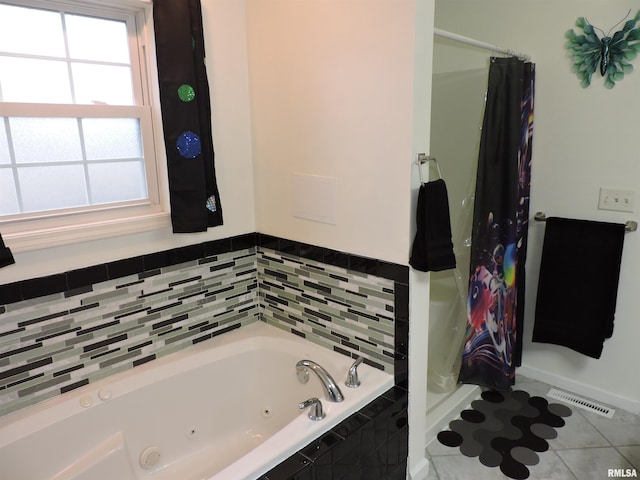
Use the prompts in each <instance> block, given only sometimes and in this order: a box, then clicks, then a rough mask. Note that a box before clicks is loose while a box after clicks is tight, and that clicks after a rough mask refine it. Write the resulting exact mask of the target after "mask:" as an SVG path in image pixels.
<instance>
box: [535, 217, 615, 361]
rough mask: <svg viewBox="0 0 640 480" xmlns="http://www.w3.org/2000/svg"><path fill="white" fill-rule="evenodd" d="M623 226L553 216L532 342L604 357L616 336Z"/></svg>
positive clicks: (547, 230)
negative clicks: (608, 341) (606, 344)
mask: <svg viewBox="0 0 640 480" xmlns="http://www.w3.org/2000/svg"><path fill="white" fill-rule="evenodd" d="M624 233H625V226H624V225H622V224H617V223H603V222H591V221H586V220H571V219H566V218H549V219H548V220H547V222H546V227H545V235H544V244H543V247H542V260H541V265H540V278H539V281H538V298H537V300H536V314H535V324H534V328H533V341H534V342H540V343H553V344H556V345H562V346H565V347H568V348H571V349H572V350H575V351H576V352H580V353H582V354H584V355H587V356H589V357H593V358H600V355H601V354H602V348H603V343H604V340H605V339H606V338H609V337H611V335H612V334H613V318H614V314H615V309H616V298H617V293H618V278H619V275H620V262H621V259H622V246H623V243H624Z"/></svg>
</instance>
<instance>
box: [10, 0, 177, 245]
mask: <svg viewBox="0 0 640 480" xmlns="http://www.w3.org/2000/svg"><path fill="white" fill-rule="evenodd" d="M106 3H109V2H101V3H100V5H95V4H92V3H90V2H88V1H77V2H64V3H63V2H60V3H57V2H54V1H51V0H47V1H25V0H22V1H20V2H19V3H12V0H0V231H1V232H2V233H3V235H4V236H5V238H6V239H7V240H8V241H9V240H10V239H12V238H15V239H18V238H22V237H29V238H30V240H29V242H31V244H30V245H31V247H30V246H29V245H27V244H25V246H24V247H23V248H21V247H20V245H18V246H17V250H18V251H20V250H21V249H29V248H34V247H37V248H39V247H40V246H46V245H51V244H57V243H68V242H69V241H74V238H75V239H76V240H77V239H82V240H84V239H87V238H88V237H87V236H86V235H87V232H89V235H90V237H89V238H91V237H96V236H105V235H110V234H111V235H112V234H114V233H115V234H119V233H123V231H121V229H122V228H124V231H125V232H126V231H136V230H140V229H145V228H149V227H153V226H159V225H164V224H165V222H166V215H167V214H166V212H164V210H165V209H163V208H162V205H161V201H160V190H161V188H160V186H159V182H158V175H157V171H158V167H159V165H158V164H157V163H156V151H161V150H162V148H159V149H157V148H156V145H155V144H154V138H162V135H156V136H154V122H155V121H154V114H153V109H152V105H153V102H152V101H151V98H152V97H154V95H155V96H157V93H156V91H155V90H154V88H157V87H155V86H153V85H149V84H148V80H149V79H150V78H151V79H153V78H155V76H154V71H153V70H152V69H151V68H149V66H150V65H153V66H154V67H155V65H154V64H155V60H154V58H152V59H149V58H147V57H148V55H149V54H151V55H153V54H154V52H153V50H154V49H153V48H148V47H147V45H148V41H147V38H146V33H147V30H148V26H147V17H148V16H149V14H150V12H149V11H148V8H149V7H148V5H149V4H148V2H144V1H142V0H139V1H138V2H133V3H132V2H131V0H129V1H128V2H127V4H128V5H136V4H137V5H138V7H137V8H136V7H130V6H127V4H124V2H123V0H113V2H111V3H121V5H119V6H118V5H112V6H110V7H105V6H104V4H106ZM150 62H153V63H150ZM152 87H153V88H152ZM158 117H159V115H158ZM155 128H156V129H157V128H159V126H155ZM142 218H144V219H146V221H141V219H142ZM127 224H128V226H125V225H127ZM114 229H115V230H114ZM100 231H102V232H103V233H102V234H100V233H99V232H100ZM36 232H40V233H41V235H40V236H41V238H40V240H34V239H35V237H37V236H38V235H37V233H36ZM56 232H57V233H60V232H64V234H63V237H64V238H58V239H57V240H56ZM70 232H75V233H70ZM110 232H111V233H110ZM52 235H53V236H52ZM33 242H35V243H33ZM8 243H9V242H8Z"/></svg>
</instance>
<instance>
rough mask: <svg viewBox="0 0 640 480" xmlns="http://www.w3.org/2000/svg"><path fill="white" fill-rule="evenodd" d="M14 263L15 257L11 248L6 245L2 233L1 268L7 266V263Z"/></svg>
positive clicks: (0, 244)
mask: <svg viewBox="0 0 640 480" xmlns="http://www.w3.org/2000/svg"><path fill="white" fill-rule="evenodd" d="M12 263H16V262H15V260H14V259H13V255H12V254H11V250H9V249H8V248H7V247H5V245H4V240H2V235H0V268H2V267H6V266H7V265H11V264H12Z"/></svg>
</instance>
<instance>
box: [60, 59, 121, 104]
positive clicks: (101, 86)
mask: <svg viewBox="0 0 640 480" xmlns="http://www.w3.org/2000/svg"><path fill="white" fill-rule="evenodd" d="M71 69H72V72H73V84H74V87H75V91H76V103H84V104H86V103H106V104H107V105H133V85H132V83H131V68H130V67H115V66H111V65H91V64H84V63H74V64H72V65H71Z"/></svg>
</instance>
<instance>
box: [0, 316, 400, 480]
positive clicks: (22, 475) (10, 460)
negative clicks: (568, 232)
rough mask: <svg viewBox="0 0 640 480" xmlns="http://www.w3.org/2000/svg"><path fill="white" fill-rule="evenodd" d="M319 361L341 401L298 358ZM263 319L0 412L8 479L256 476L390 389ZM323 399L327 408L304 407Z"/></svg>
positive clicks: (365, 370)
mask: <svg viewBox="0 0 640 480" xmlns="http://www.w3.org/2000/svg"><path fill="white" fill-rule="evenodd" d="M305 358H306V359H310V360H313V361H315V362H317V363H319V364H321V365H322V366H323V367H324V368H325V369H326V370H327V371H329V373H330V374H331V375H332V376H333V378H334V379H335V381H336V383H338V384H339V385H340V388H341V390H342V393H343V394H344V396H345V400H344V401H343V402H340V403H332V402H329V401H328V400H326V399H325V396H324V390H323V389H322V386H321V384H320V381H319V379H318V378H317V376H316V375H315V374H314V373H313V372H311V376H310V378H309V381H308V383H306V384H302V383H300V382H299V381H298V378H297V375H296V368H295V364H296V362H297V361H298V360H301V359H305ZM351 363H352V360H351V359H349V358H347V357H346V356H344V355H340V354H337V353H334V352H333V351H331V350H329V349H326V348H323V347H320V346H318V345H316V344H313V343H311V342H309V341H307V340H304V339H302V338H298V337H296V336H295V335H292V334H290V333H287V332H284V331H281V330H279V329H278V328H276V327H273V326H270V325H268V324H266V323H264V322H255V323H253V324H251V325H247V326H244V327H242V328H240V329H238V330H235V331H233V332H229V333H225V334H224V335H220V336H218V337H215V338H214V339H213V340H209V341H207V342H203V343H201V344H198V345H195V346H192V347H190V348H188V349H186V350H182V351H180V352H177V353H174V354H171V355H168V356H166V357H163V358H160V359H158V360H154V361H152V362H149V363H147V364H144V365H141V366H139V367H136V368H134V369H131V370H128V371H126V372H122V373H119V374H116V375H113V376H111V377H108V378H105V379H103V380H100V381H97V382H95V383H92V384H89V385H86V386H84V387H81V388H78V389H76V390H73V391H71V392H68V393H66V394H64V395H61V396H59V397H56V398H54V399H51V400H48V401H45V402H42V403H40V404H37V405H34V406H33V407H29V408H26V409H23V410H20V411H18V412H15V413H13V414H9V415H6V416H5V417H2V418H0V469H1V472H2V473H1V474H0V475H1V476H2V478H6V479H10V480H35V479H37V480H45V479H51V480H113V479H115V478H117V479H118V480H142V479H145V480H175V479H180V480H202V479H211V480H241V479H247V480H254V479H256V478H258V477H260V476H261V475H262V474H264V473H266V472H267V471H269V470H270V469H271V468H273V467H274V466H276V465H278V464H279V463H280V462H281V461H283V460H285V459H286V458H288V457H289V456H290V455H292V454H293V453H295V452H296V451H298V450H299V449H300V448H302V447H304V446H305V445H307V444H308V443H309V442H311V441H312V440H313V439H315V438H317V437H319V436H320V435H321V434H322V433H324V432H326V431H328V430H329V429H330V428H332V427H334V426H335V425H337V424H338V423H339V422H340V421H342V420H343V419H345V418H347V417H348V416H349V415H351V414H352V413H354V412H356V411H358V410H359V409H360V408H362V407H363V406H365V405H366V404H368V403H369V402H370V401H372V400H373V399H375V398H377V397H378V396H379V395H381V394H382V393H384V392H385V391H386V390H388V389H389V388H391V387H392V386H393V376H392V375H390V374H388V373H384V372H382V371H380V370H378V369H376V368H373V367H370V366H369V365H366V364H362V365H360V367H359V368H358V371H359V375H360V380H361V382H362V385H361V386H360V387H359V388H348V387H346V386H344V380H345V379H346V375H347V371H348V368H349V366H350V365H351ZM310 397H318V398H320V399H321V400H322V403H323V407H324V411H325V413H326V417H325V418H324V419H323V420H320V421H312V420H310V419H309V418H308V416H307V414H308V412H307V411H306V410H305V411H300V410H299V409H298V404H299V403H300V402H302V401H304V400H306V399H308V398H310Z"/></svg>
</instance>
